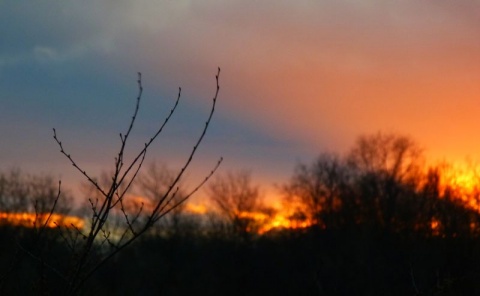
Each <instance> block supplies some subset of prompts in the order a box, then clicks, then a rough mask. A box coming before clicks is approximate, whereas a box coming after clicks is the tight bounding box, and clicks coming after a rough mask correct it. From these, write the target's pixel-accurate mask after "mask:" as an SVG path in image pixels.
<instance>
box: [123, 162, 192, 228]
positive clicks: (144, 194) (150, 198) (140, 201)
mask: <svg viewBox="0 0 480 296" xmlns="http://www.w3.org/2000/svg"><path fill="white" fill-rule="evenodd" d="M174 180H175V171H174V170H171V169H169V168H168V167H167V166H166V165H165V164H159V163H151V164H150V165H149V166H148V168H147V170H146V171H144V172H143V173H142V174H140V175H139V177H138V182H137V184H136V185H137V186H135V193H134V194H135V195H136V200H131V201H130V202H131V204H130V205H127V207H128V208H130V209H132V210H135V209H138V208H139V207H141V206H143V207H146V208H147V209H148V208H152V207H153V206H154V205H155V202H156V201H157V200H159V199H160V198H161V197H162V196H163V195H164V194H165V192H166V191H167V190H168V188H169V186H170V184H171V183H172V182H173V181H174ZM180 187H181V186H180ZM185 196H186V193H185V191H184V190H182V189H180V190H179V191H178V192H177V194H176V195H175V196H174V198H173V199H172V200H171V203H172V205H173V204H177V206H176V207H174V208H173V209H172V210H171V211H170V213H169V214H168V215H166V216H165V217H164V219H163V220H162V221H160V222H161V223H159V224H158V225H157V227H155V228H159V229H156V232H158V233H164V234H166V235H174V234H178V233H179V232H180V230H181V229H180V228H182V225H181V224H182V222H185V217H184V216H183V213H184V210H185V203H182V202H181V201H182V200H184V199H185Z"/></svg>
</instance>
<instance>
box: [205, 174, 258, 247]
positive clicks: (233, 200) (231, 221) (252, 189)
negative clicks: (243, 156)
mask: <svg viewBox="0 0 480 296" xmlns="http://www.w3.org/2000/svg"><path fill="white" fill-rule="evenodd" d="M207 194H208V197H209V198H210V200H211V201H212V203H213V205H214V206H215V208H216V210H217V211H218V212H219V213H220V214H221V216H222V217H223V218H224V219H226V221H227V223H228V228H229V229H230V233H231V234H233V235H234V236H237V237H240V238H242V239H246V238H248V237H249V236H250V234H253V233H256V231H257V230H258V227H259V225H258V224H257V222H256V220H255V219H254V217H252V214H254V212H255V211H257V210H259V208H260V204H261V200H260V192H259V188H258V186H256V185H253V184H252V180H251V175H250V173H249V172H247V171H238V172H236V173H232V172H229V173H227V174H226V175H223V176H217V177H216V178H215V179H214V180H212V182H211V183H210V184H209V185H208V186H207Z"/></svg>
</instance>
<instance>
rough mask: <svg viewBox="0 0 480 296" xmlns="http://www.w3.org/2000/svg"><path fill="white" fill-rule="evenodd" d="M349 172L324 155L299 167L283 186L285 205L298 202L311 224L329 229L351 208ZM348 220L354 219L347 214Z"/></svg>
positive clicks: (339, 163)
mask: <svg viewBox="0 0 480 296" xmlns="http://www.w3.org/2000/svg"><path fill="white" fill-rule="evenodd" d="M348 182H349V172H348V169H347V167H346V165H345V162H344V161H343V160H341V159H340V158H339V157H338V156H337V155H335V154H330V153H324V154H321V155H320V156H319V157H318V158H317V160H316V161H315V162H314V163H313V164H311V165H309V166H308V165H305V164H299V165H298V166H297V167H296V169H295V173H294V175H293V177H292V179H291V180H290V182H289V183H288V184H287V185H285V186H284V187H283V190H284V192H285V199H286V202H287V204H296V203H299V204H300V205H301V206H302V207H303V209H300V210H301V211H302V212H304V214H306V216H307V217H308V218H309V220H311V221H312V222H313V223H314V224H316V225H318V226H320V227H326V228H331V227H335V226H336V225H338V224H339V223H343V222H345V221H338V220H342V218H348V217H343V216H342V215H341V213H340V212H341V211H346V210H347V209H348V208H351V207H353V206H354V205H353V200H351V198H350V195H347V194H346V192H347V190H348V185H349V184H348ZM350 218H353V217H352V215H350Z"/></svg>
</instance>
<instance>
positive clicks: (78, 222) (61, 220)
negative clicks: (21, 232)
mask: <svg viewBox="0 0 480 296" xmlns="http://www.w3.org/2000/svg"><path fill="white" fill-rule="evenodd" d="M49 215H50V214H49V213H41V214H35V213H28V212H23V213H5V212H0V225H5V224H9V225H14V226H23V227H29V228H32V227H42V226H43V225H45V226H46V227H47V228H56V227H59V226H62V227H67V228H70V227H75V228H78V229H82V228H83V227H84V226H85V221H84V220H83V219H82V218H80V217H76V216H67V215H61V214H56V213H54V214H52V215H51V216H50V219H48V217H49ZM47 219H48V221H47ZM45 222H47V223H46V224H45Z"/></svg>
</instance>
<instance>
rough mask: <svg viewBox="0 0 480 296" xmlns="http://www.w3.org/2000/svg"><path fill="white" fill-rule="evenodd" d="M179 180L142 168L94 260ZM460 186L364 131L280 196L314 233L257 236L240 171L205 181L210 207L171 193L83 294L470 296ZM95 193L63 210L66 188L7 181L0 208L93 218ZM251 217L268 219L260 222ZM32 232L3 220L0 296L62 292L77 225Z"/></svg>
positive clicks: (411, 145)
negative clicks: (190, 204) (197, 210)
mask: <svg viewBox="0 0 480 296" xmlns="http://www.w3.org/2000/svg"><path fill="white" fill-rule="evenodd" d="M174 177H175V174H174V173H173V172H172V171H170V170H169V169H168V168H166V167H164V166H159V165H151V166H150V167H148V168H147V169H146V170H145V172H144V173H143V174H140V175H139V176H138V178H137V182H136V183H135V185H134V186H132V187H131V188H129V191H130V192H131V193H132V194H131V197H130V199H129V198H128V197H125V198H124V201H123V204H122V207H121V210H119V211H117V212H112V214H113V215H117V216H118V219H113V220H111V221H112V222H110V223H109V224H106V225H105V228H104V230H102V231H103V233H101V236H100V239H98V242H97V243H96V245H95V247H94V248H92V250H91V252H92V254H91V256H90V258H94V259H95V258H96V257H101V256H102V254H104V253H106V252H110V250H111V249H112V248H115V247H116V246H117V245H119V244H116V243H115V241H118V240H121V239H122V235H129V234H128V233H129V232H132V233H133V234H131V235H135V231H136V230H137V229H136V228H135V226H132V225H133V224H134V221H140V222H139V223H140V224H142V219H148V213H149V212H150V211H151V207H152V206H153V205H155V202H156V201H157V200H158V199H159V198H162V197H163V196H165V194H164V193H165V191H166V190H169V187H168V185H169V184H171V182H172V178H174ZM452 178H453V179H452ZM454 178H455V176H454V175H452V173H451V172H450V171H448V166H446V165H440V166H436V167H427V165H426V163H425V159H424V155H423V153H422V150H421V149H420V148H419V146H418V145H417V144H416V143H415V142H414V141H412V140H411V139H410V138H408V137H403V136H399V135H395V134H382V133H378V134H374V135H367V136H362V137H359V138H358V140H357V142H356V143H355V144H354V146H353V147H352V149H350V151H349V152H347V153H346V154H345V155H339V154H336V153H324V154H321V155H320V156H319V157H318V158H317V159H316V160H315V161H314V162H312V163H311V164H299V165H297V167H296V168H295V170H294V172H293V175H292V178H291V179H290V181H288V182H287V183H286V184H284V185H283V186H282V187H281V188H280V189H279V190H280V191H281V194H282V196H283V197H284V200H283V202H284V206H285V207H286V208H288V209H289V213H290V216H289V217H288V219H290V220H291V221H293V222H296V223H297V224H298V225H300V224H302V223H303V222H308V224H309V225H310V227H307V228H297V229H280V228H273V229H272V230H270V231H268V232H266V233H263V234H261V235H260V234H259V229H261V227H262V223H267V221H268V219H269V217H274V216H275V209H273V208H270V207H269V206H268V205H267V204H264V203H263V201H262V195H261V190H260V188H259V186H258V185H256V184H254V180H253V179H252V177H251V175H250V174H249V173H248V172H245V171H240V172H233V173H229V174H226V175H218V176H216V177H215V178H213V180H210V182H209V183H207V185H206V192H207V195H208V197H209V199H210V201H211V205H212V209H211V211H209V212H207V213H205V214H203V215H194V214H191V213H189V212H188V211H187V208H186V206H185V203H181V201H182V200H183V199H184V198H185V196H187V194H185V193H184V192H182V190H178V191H175V194H174V195H173V196H172V199H171V202H172V203H176V204H177V203H178V204H179V206H176V207H175V208H173V209H172V211H169V212H168V213H167V214H166V215H164V216H162V219H160V220H159V221H158V223H156V224H155V225H154V226H153V227H151V228H149V230H148V232H147V233H146V235H143V236H142V237H139V238H138V239H137V240H136V241H135V243H133V244H131V245H129V246H128V247H127V248H125V249H123V250H122V252H118V253H115V256H114V257H112V258H111V260H109V261H108V262H106V263H105V264H104V265H102V266H101V268H99V269H98V271H97V272H96V273H95V274H94V276H92V277H90V278H88V281H86V282H85V285H83V286H82V289H81V290H79V294H83V295H102V294H104V295H477V294H480V285H479V284H478V282H480V281H479V280H480V237H479V235H478V234H479V227H480V224H479V223H480V215H479V212H478V211H477V210H475V209H474V208H473V207H472V204H473V205H474V204H475V202H476V201H477V200H478V196H479V195H478V193H479V192H480V190H478V189H477V186H475V185H473V186H471V188H469V190H468V191H465V190H462V188H460V187H457V186H455V184H454V182H452V180H454ZM108 181H109V180H108V178H107V177H103V178H102V177H101V178H99V180H95V182H97V183H96V184H99V185H102V184H104V183H105V184H108ZM91 185H92V184H90V187H88V186H85V187H84V189H85V190H84V194H85V203H84V204H83V205H84V206H83V211H82V210H81V209H74V208H72V207H71V205H72V203H71V195H70V194H67V195H66V196H67V198H66V199H63V197H62V196H60V198H58V197H59V195H58V184H57V183H56V182H55V181H54V180H53V179H52V178H50V177H42V178H39V177H34V176H28V175H25V174H22V173H20V172H19V171H12V172H9V173H2V174H0V205H1V207H2V208H1V209H0V212H24V211H26V212H31V213H33V214H35V213H37V214H38V213H41V212H42V211H47V212H48V210H49V209H51V208H52V206H53V205H54V204H56V205H55V211H57V210H58V211H61V213H62V214H64V215H67V214H76V215H84V218H85V221H87V222H88V221H89V220H92V213H93V215H95V212H96V210H92V207H93V206H94V205H95V200H98V199H100V198H101V197H102V196H101V195H98V191H96V190H95V188H92V187H91ZM135 196H136V197H138V196H142V197H143V198H141V199H138V198H137V199H135V198H134V197H135ZM472 201H473V202H472ZM259 213H260V214H262V217H265V218H264V219H263V220H259V219H258V217H257V216H256V215H254V214H259ZM147 222H148V221H147ZM293 224H295V223H293ZM32 225H33V226H34V227H31V228H28V227H16V226H13V225H11V224H8V223H5V224H4V225H2V228H1V232H0V236H1V241H2V244H1V250H0V266H3V268H2V272H1V273H0V294H2V295H3V294H5V295H29V294H31V295H36V294H52V295H61V293H62V291H64V290H65V285H66V284H67V281H66V280H65V278H64V275H68V274H69V272H71V270H73V268H72V266H71V265H70V262H74V260H72V258H71V257H72V256H78V255H79V254H78V253H75V252H72V250H76V248H75V247H74V246H72V243H76V244H82V240H83V236H82V235H81V234H79V232H80V231H81V229H78V228H77V227H70V228H69V227H68V226H66V225H59V227H56V228H46V227H42V225H41V224H40V223H34V224H32ZM87 229H88V227H87ZM72 237H74V238H75V239H72ZM86 266H88V264H87V265H86Z"/></svg>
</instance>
